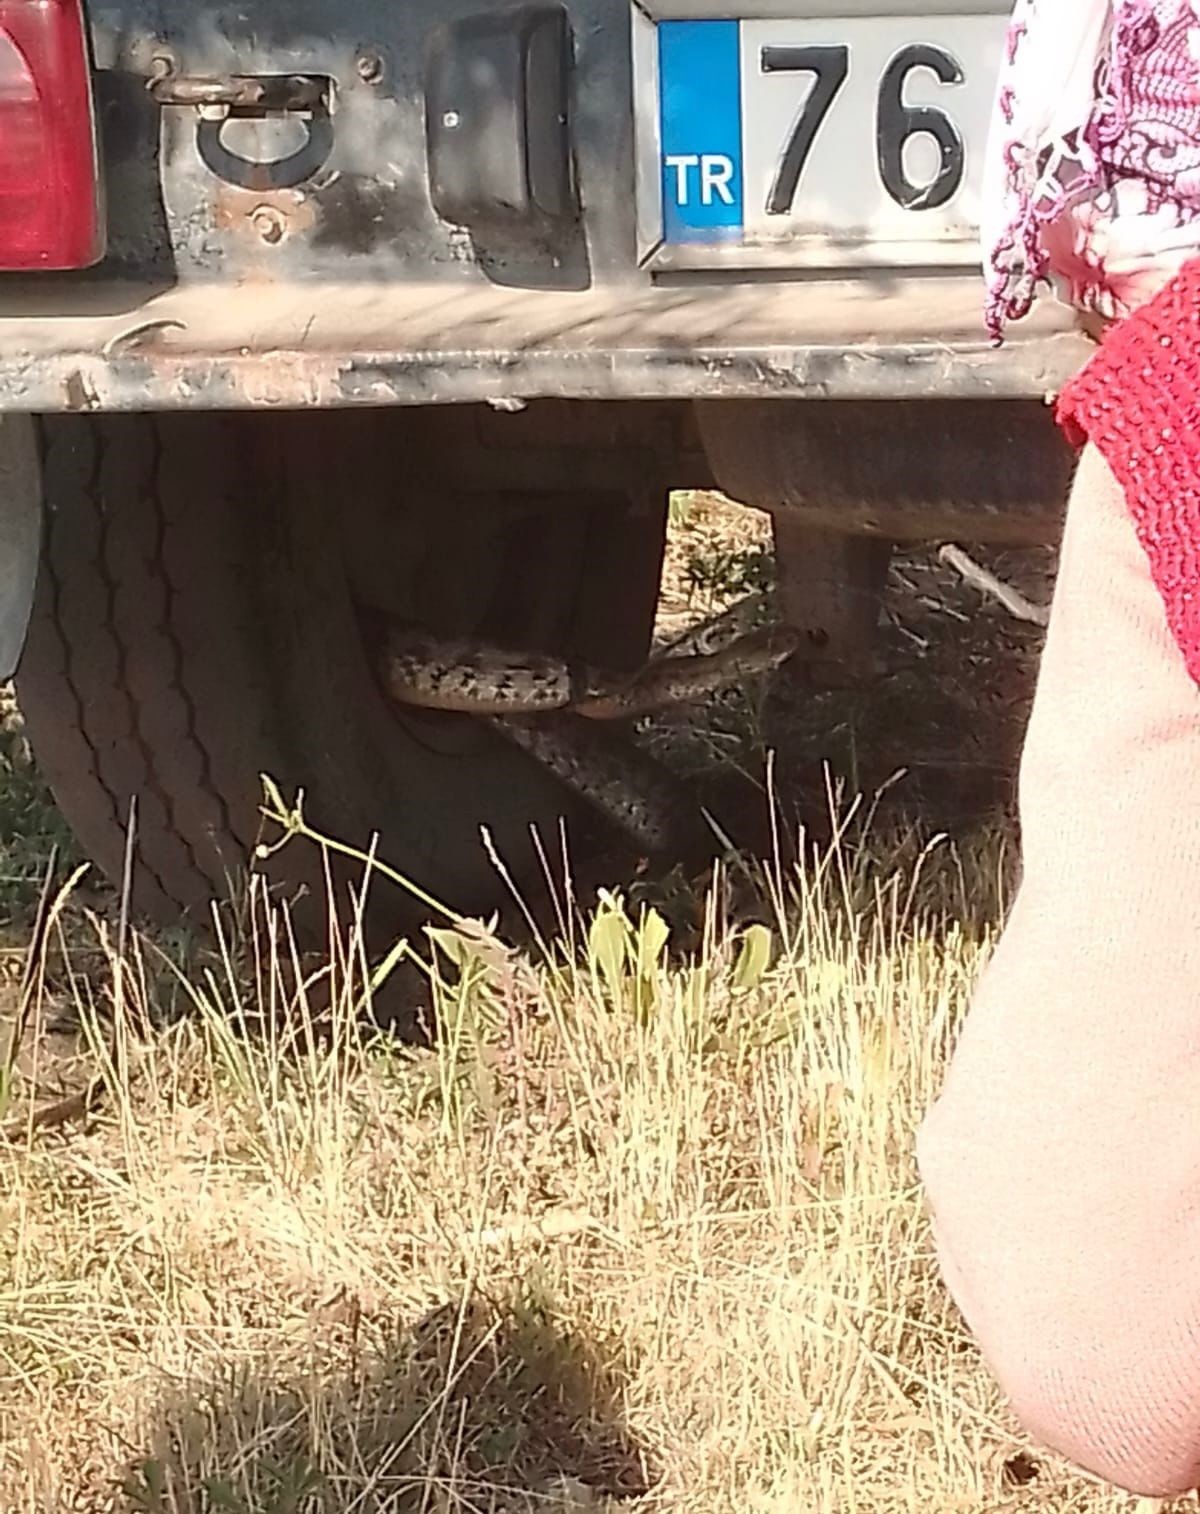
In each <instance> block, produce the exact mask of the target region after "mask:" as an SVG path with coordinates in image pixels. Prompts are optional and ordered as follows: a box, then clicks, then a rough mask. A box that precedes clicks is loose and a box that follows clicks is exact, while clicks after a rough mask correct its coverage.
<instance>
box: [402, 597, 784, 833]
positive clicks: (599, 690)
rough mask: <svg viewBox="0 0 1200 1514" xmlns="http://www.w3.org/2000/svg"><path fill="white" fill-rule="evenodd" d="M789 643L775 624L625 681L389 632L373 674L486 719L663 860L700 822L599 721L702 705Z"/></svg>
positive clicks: (665, 779)
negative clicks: (379, 666) (379, 669)
mask: <svg viewBox="0 0 1200 1514" xmlns="http://www.w3.org/2000/svg"><path fill="white" fill-rule="evenodd" d="M797 645H798V638H797V636H796V633H795V632H794V631H791V630H789V629H787V628H786V627H779V626H776V627H772V628H770V629H768V630H763V631H752V632H751V633H750V634H749V635H746V636H742V637H739V638H738V640H736V641H734V642H732V643H731V644H730V645H729V646H726V647H723V648H721V649H720V650H718V651H713V652H707V653H702V654H700V655H697V656H690V657H671V656H660V657H656V658H653V659H651V661H650V662H648V663H646V664H645V666H644V667H642V668H641V669H640V670H639V671H638V672H637V673H635V674H632V675H631V674H615V673H607V672H603V671H601V670H599V669H596V668H588V667H584V666H580V665H578V664H571V663H568V662H566V661H564V660H563V659H561V658H557V657H551V656H546V655H543V654H540V653H528V652H505V651H503V650H501V649H500V648H497V647H492V646H488V645H485V644H483V643H480V642H473V641H437V640H435V639H433V638H431V637H428V636H426V635H424V634H423V633H420V632H414V631H410V630H405V629H402V628H400V627H393V628H392V630H391V631H390V633H389V635H388V638H387V642H386V646H385V650H384V656H383V668H382V673H383V682H384V687H385V689H386V690H387V692H388V693H389V694H390V696H391V697H392V698H393V699H394V700H395V701H396V702H397V703H398V704H404V705H410V706H416V707H418V708H421V709H427V710H452V711H455V712H457V713H459V714H465V715H474V716H476V717H478V718H481V719H485V720H487V721H488V722H489V724H490V725H492V726H493V728H494V729H496V730H497V731H499V732H500V734H501V735H503V736H504V737H505V738H506V740H508V741H511V742H512V743H513V744H514V745H516V746H519V747H521V748H522V750H524V751H526V752H528V753H529V754H530V755H531V756H533V757H534V758H535V759H536V760H537V761H538V762H540V763H541V764H542V765H543V766H544V767H546V768H547V769H548V770H549V771H550V772H552V773H553V774H554V776H555V777H556V778H558V779H559V781H560V782H561V783H563V784H564V785H565V786H566V787H567V788H569V789H570V790H572V792H574V793H575V794H577V795H578V796H579V797H580V798H582V799H583V800H585V801H586V802H587V803H588V804H590V805H592V806H593V807H594V808H596V809H598V810H600V811H601V812H602V813H603V814H605V815H606V816H607V817H608V818H609V819H610V820H612V821H614V822H615V823H616V824H617V825H618V826H619V827H620V828H621V829H622V830H623V831H624V832H625V833H626V835H628V836H629V837H630V839H631V840H633V841H634V842H635V843H636V844H637V845H638V846H640V847H643V848H644V849H645V850H647V851H649V852H662V853H670V852H678V851H680V850H687V849H688V848H689V847H690V845H691V844H692V843H693V842H694V841H695V840H696V839H697V838H698V836H699V834H700V828H701V827H702V817H701V816H700V813H699V811H698V810H697V808H696V805H695V803H694V801H693V800H692V799H691V796H690V794H689V792H688V789H687V787H686V785H684V784H683V783H682V782H681V781H680V780H679V779H678V778H676V777H675V775H674V774H673V773H671V771H670V770H669V769H668V768H666V767H664V766H663V765H662V764H661V763H659V762H657V761H656V760H655V759H654V758H652V757H651V756H649V754H648V753H646V752H643V751H642V750H641V749H640V748H638V747H637V746H635V745H634V744H633V743H632V742H631V741H628V740H626V739H623V738H622V736H621V734H620V733H617V732H614V731H612V730H611V729H605V728H604V724H605V722H609V721H615V720H625V719H629V718H632V717H635V716H639V715H646V714H649V713H651V712H652V711H655V710H661V709H664V708H666V707H669V706H673V705H680V704H685V703H690V702H692V701H694V700H697V699H701V698H703V697H704V696H705V695H706V694H711V693H714V692H715V691H716V690H718V689H722V688H726V687H728V686H729V685H730V684H734V683H737V682H739V681H740V680H742V679H744V678H749V677H752V676H754V675H756V674H761V673H765V672H767V671H769V670H770V669H772V668H776V667H778V666H779V665H780V664H781V663H782V662H784V661H786V659H787V658H788V657H790V656H791V655H792V653H793V652H794V651H795V650H796V647H797Z"/></svg>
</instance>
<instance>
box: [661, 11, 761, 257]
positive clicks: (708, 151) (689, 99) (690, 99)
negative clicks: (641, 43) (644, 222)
mask: <svg viewBox="0 0 1200 1514" xmlns="http://www.w3.org/2000/svg"><path fill="white" fill-rule="evenodd" d="M739 51H740V37H739V25H738V22H736V21H661V22H659V26H658V58H659V97H660V101H661V106H660V108H661V111H662V152H663V163H662V176H663V231H664V234H665V240H666V241H667V242H674V243H679V242H715V241H721V240H723V239H725V238H728V237H736V236H737V235H738V233H739V232H740V231H741V229H742V225H743V200H742V79H741V60H740V56H739Z"/></svg>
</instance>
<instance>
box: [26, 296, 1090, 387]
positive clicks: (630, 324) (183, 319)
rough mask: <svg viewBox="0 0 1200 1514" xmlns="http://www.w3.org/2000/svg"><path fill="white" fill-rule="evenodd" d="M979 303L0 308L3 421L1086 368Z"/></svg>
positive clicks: (973, 382)
mask: <svg viewBox="0 0 1200 1514" xmlns="http://www.w3.org/2000/svg"><path fill="white" fill-rule="evenodd" d="M975 296H976V291H975V288H974V285H973V282H972V281H970V280H958V279H946V280H916V281H914V283H913V285H911V286H910V285H908V284H906V283H905V282H904V281H898V280H892V281H890V282H889V284H888V286H887V288H886V289H885V290H882V291H879V290H876V291H872V289H871V288H870V287H869V286H867V285H865V284H864V283H862V282H861V281H855V280H841V281H826V282H814V281H808V282H804V283H798V284H793V285H779V286H772V285H765V284H763V285H746V286H740V285H716V286H714V285H711V284H709V285H684V286H681V287H671V288H662V287H658V286H651V287H650V288H647V289H644V290H641V291H636V292H633V291H627V290H624V289H621V288H617V289H607V290H589V291H581V292H578V293H564V292H561V291H559V292H555V291H528V290H497V289H494V288H490V287H484V288H482V289H480V288H476V289H473V290H461V291H458V292H456V293H451V292H449V291H446V290H444V289H442V288H440V287H438V286H436V285H429V284H427V285H424V286H411V285H407V286H392V287H384V288H379V287H376V286H374V285H366V286H363V285H355V284H336V285H335V284H329V285H326V286H324V287H322V288H320V289H314V288H313V287H312V286H311V285H307V284H291V283H288V284H272V285H258V284H253V283H249V282H243V283H240V284H238V285H236V286H233V287H229V288H222V287H220V286H212V285H207V286H204V285H200V286H190V287H187V288H182V287H181V288H177V289H174V290H170V291H167V292H166V293H164V294H161V295H157V296H154V297H152V298H150V299H148V300H147V299H144V298H140V291H139V290H138V289H137V288H136V286H129V285H121V286H117V285H114V286H111V287H108V288H105V287H103V286H93V287H91V288H90V289H88V290H86V291H76V292H75V293H74V294H73V295H72V296H71V298H70V299H69V300H68V299H66V298H64V299H63V300H62V302H61V308H60V309H56V307H55V305H54V302H53V301H49V302H47V303H45V304H44V305H43V306H42V308H44V309H45V310H46V311H47V312H48V313H47V314H45V315H40V314H38V313H37V312H38V309H39V305H38V303H36V302H34V301H32V300H31V298H30V297H28V296H27V295H26V294H24V293H23V292H17V291H14V292H13V293H11V294H10V295H9V297H8V298H7V299H6V298H4V295H3V292H2V291H0V409H6V410H46V411H54V410H110V409H111V410H128V409H176V408H187V407H195V408H200V409H226V408H242V407H256V406H264V407H265V406H281V407H311V406H340V405H391V404H405V405H412V404H446V403H454V402H461V401H471V400H494V401H513V400H521V399H533V398H539V397H543V396H548V395H559V396H562V397H568V398H570V397H574V398H581V399H619V398H626V399H635V398H646V399H694V398H713V399H718V398H785V399H795V398H871V397H880V398H883V397H891V398H898V397H909V398H917V397H923V396H926V395H933V394H941V395H944V396H952V395H960V396H963V397H967V396H974V397H979V396H986V395H993V396H1005V397H1021V396H1031V395H1037V396H1041V395H1045V394H1046V393H1049V392H1053V391H1055V390H1057V389H1058V388H1059V387H1061V385H1062V383H1063V382H1064V381H1065V379H1066V378H1067V377H1069V375H1070V374H1071V373H1072V372H1074V370H1075V369H1076V368H1077V367H1078V366H1079V364H1080V362H1081V361H1082V360H1083V358H1084V357H1085V356H1086V354H1087V352H1088V350H1089V348H1088V345H1087V343H1086V341H1085V339H1084V338H1083V337H1082V336H1080V335H1079V334H1078V333H1077V332H1075V331H1074V330H1073V329H1072V327H1071V325H1070V322H1069V320H1068V318H1067V317H1066V315H1065V313H1060V312H1056V311H1054V310H1051V309H1047V310H1045V311H1042V312H1040V313H1039V314H1038V315H1037V316H1035V317H1034V318H1033V319H1032V321H1031V322H1030V323H1029V325H1028V327H1027V329H1026V330H1025V331H1023V332H1021V333H1020V334H1019V335H1018V336H1016V337H1014V339H1013V340H1012V341H1010V342H1009V343H1008V344H1006V345H1005V346H1004V347H1002V348H1000V349H993V348H991V347H989V345H988V344H987V342H986V341H984V340H983V339H982V337H981V335H980V334H979V333H978V332H977V330H976V324H977V319H978V313H977V306H976V297H975ZM49 312H53V313H49ZM793 332H795V333H797V335H795V336H793V335H791V334H790V333H793Z"/></svg>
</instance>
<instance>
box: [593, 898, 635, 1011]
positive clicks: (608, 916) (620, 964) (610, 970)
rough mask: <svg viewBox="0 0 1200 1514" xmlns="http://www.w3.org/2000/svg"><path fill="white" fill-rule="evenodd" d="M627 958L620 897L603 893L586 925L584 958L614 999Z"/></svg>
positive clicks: (625, 920) (626, 932) (626, 928)
mask: <svg viewBox="0 0 1200 1514" xmlns="http://www.w3.org/2000/svg"><path fill="white" fill-rule="evenodd" d="M628 960H629V920H628V918H627V916H626V914H625V911H624V908H623V907H622V905H621V903H620V900H618V899H615V898H613V896H612V895H610V894H603V895H601V902H600V906H599V908H598V909H597V910H596V913H595V915H594V916H593V917H592V923H591V925H590V926H589V928H588V961H589V962H590V963H591V965H592V968H593V970H598V971H599V972H600V974H601V975H602V977H603V978H604V981H605V983H606V984H607V985H608V991H609V993H610V994H611V995H612V997H613V998H614V999H616V998H618V997H619V996H620V992H621V983H622V980H623V978H624V976H625V966H626V963H627V962H628Z"/></svg>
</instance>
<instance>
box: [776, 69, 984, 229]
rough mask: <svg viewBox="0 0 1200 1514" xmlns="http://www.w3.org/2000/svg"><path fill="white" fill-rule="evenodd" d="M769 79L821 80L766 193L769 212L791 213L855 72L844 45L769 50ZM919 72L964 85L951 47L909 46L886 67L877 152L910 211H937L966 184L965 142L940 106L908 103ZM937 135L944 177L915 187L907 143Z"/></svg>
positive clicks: (891, 187) (892, 189)
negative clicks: (821, 135)
mask: <svg viewBox="0 0 1200 1514" xmlns="http://www.w3.org/2000/svg"><path fill="white" fill-rule="evenodd" d="M760 62H761V67H762V71H763V73H764V74H782V73H808V74H813V75H814V82H813V87H812V89H811V90H810V91H809V93H808V98H807V99H806V100H805V102H804V105H803V108H802V109H801V111H800V114H799V115H798V116H797V117H796V122H795V125H794V126H793V127H792V131H791V135H790V136H789V137H788V140H787V142H786V144H785V146H784V149H783V156H782V157H781V158H780V160H779V167H778V169H777V170H776V172H775V178H774V181H773V182H772V184H771V189H770V192H769V194H768V195H767V214H768V215H773V216H786V215H790V213H791V209H792V205H793V204H794V202H795V199H796V190H797V189H798V187H799V184H800V175H801V174H802V173H803V171H804V165H805V163H806V162H807V161H808V155H809V153H810V152H811V151H812V147H813V143H814V142H815V141H816V139H817V133H818V132H819V131H820V129H821V124H822V122H823V121H824V120H825V117H826V116H827V115H828V114H829V108H830V106H831V105H832V104H833V102H834V100H835V99H836V98H837V95H838V92H839V91H840V89H841V87H842V85H843V84H845V82H846V79H847V78H848V77H849V74H850V49H849V48H848V47H845V46H814V47H764V48H763V50H762V54H761V59H760ZM915 68H928V69H930V70H932V72H933V73H934V74H936V75H937V78H938V79H939V81H940V82H941V83H942V84H961V83H962V82H963V72H962V68H961V67H960V66H959V63H958V60H957V59H956V58H954V57H953V56H952V55H951V54H950V53H948V52H946V50H945V49H944V48H941V47H934V46H932V45H931V44H930V43H927V42H914V43H912V44H911V45H910V46H908V47H903V48H901V49H900V51H899V52H898V53H897V54H896V56H895V57H894V58H893V59H892V61H891V62H890V63H889V64H888V66H887V68H886V69H884V72H883V78H882V79H881V80H880V81H879V93H878V96H877V98H876V106H875V154H876V160H877V162H878V165H879V177H880V179H881V180H882V181H883V187H884V188H885V189H886V190H887V192H888V194H889V195H891V197H892V199H893V200H895V202H896V204H897V205H902V206H903V207H904V208H905V209H906V210H936V209H937V208H938V206H939V205H944V204H945V203H946V201H947V200H949V199H950V198H951V196H952V195H953V194H954V193H955V191H956V190H957V189H958V187H959V185H960V184H961V183H962V180H963V166H964V153H963V139H962V134H961V132H960V131H959V129H958V127H957V126H956V125H955V124H954V122H953V121H952V120H951V119H950V117H949V116H948V115H946V113H945V111H942V110H939V109H938V108H937V107H936V106H935V105H907V104H906V103H905V100H904V85H905V83H906V82H907V79H908V76H909V74H910V73H912V71H913V69H915ZM920 134H923V135H925V136H928V137H932V138H933V140H934V141H935V142H936V143H937V146H938V148H939V150H940V153H941V162H940V164H939V166H938V171H937V173H936V174H935V175H934V177H933V179H932V180H931V182H930V183H928V184H914V183H913V182H912V180H911V179H910V178H909V177H908V175H907V173H906V172H905V170H904V144H905V142H907V141H908V139H909V138H910V137H913V136H917V135H920Z"/></svg>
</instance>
